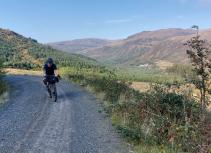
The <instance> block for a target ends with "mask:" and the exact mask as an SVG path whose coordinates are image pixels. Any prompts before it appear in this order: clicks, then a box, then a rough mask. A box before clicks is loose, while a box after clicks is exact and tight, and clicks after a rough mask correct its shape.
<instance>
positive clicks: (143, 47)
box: [75, 28, 211, 66]
mask: <svg viewBox="0 0 211 153" xmlns="http://www.w3.org/2000/svg"><path fill="white" fill-rule="evenodd" d="M195 34H196V31H194V30H192V29H178V28H171V29H161V30H155V31H144V32H141V33H138V34H135V35H132V36H129V37H128V38H126V39H122V40H118V41H113V42H110V43H108V44H106V45H104V46H102V47H97V48H95V47H94V48H88V49H85V50H83V52H80V51H79V52H78V53H80V54H83V55H85V56H88V57H91V58H94V59H97V60H98V61H101V62H106V63H112V64H118V65H124V66H128V65H136V66H137V65H142V64H151V63H156V64H157V63H158V64H159V62H162V63H178V62H180V63H187V62H188V58H187V55H186V48H185V46H184V43H185V42H186V41H187V40H188V39H190V38H191V37H193V36H194V35H195ZM200 35H201V36H202V38H203V39H207V40H208V41H211V29H207V30H201V31H200ZM75 52H77V50H76V51H75Z"/></svg>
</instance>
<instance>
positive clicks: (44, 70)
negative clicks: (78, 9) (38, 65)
mask: <svg viewBox="0 0 211 153" xmlns="http://www.w3.org/2000/svg"><path fill="white" fill-rule="evenodd" d="M43 76H44V77H45V76H46V69H45V66H44V67H43Z"/></svg>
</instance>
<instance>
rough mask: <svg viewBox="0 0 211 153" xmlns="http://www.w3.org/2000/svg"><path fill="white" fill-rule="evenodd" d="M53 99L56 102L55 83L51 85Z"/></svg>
mask: <svg viewBox="0 0 211 153" xmlns="http://www.w3.org/2000/svg"><path fill="white" fill-rule="evenodd" d="M52 93H53V101H54V102H57V89H56V84H54V85H53V92H52Z"/></svg>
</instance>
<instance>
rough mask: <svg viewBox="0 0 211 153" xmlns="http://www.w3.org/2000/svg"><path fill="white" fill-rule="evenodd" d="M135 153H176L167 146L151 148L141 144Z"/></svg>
mask: <svg viewBox="0 0 211 153" xmlns="http://www.w3.org/2000/svg"><path fill="white" fill-rule="evenodd" d="M134 152H135V153H176V152H175V151H174V150H172V149H170V148H168V147H166V146H150V145H145V144H140V145H138V146H136V147H135V149H134Z"/></svg>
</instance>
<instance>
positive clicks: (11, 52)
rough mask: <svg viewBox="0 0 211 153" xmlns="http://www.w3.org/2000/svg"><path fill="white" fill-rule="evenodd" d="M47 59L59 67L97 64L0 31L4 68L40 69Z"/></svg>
mask: <svg viewBox="0 0 211 153" xmlns="http://www.w3.org/2000/svg"><path fill="white" fill-rule="evenodd" d="M48 57H52V58H54V59H55V61H56V63H58V64H59V65H61V66H89V65H95V64H97V62H96V61H95V60H93V59H91V58H88V57H85V56H82V55H76V54H69V53H65V52H62V51H58V50H56V49H52V48H51V47H49V46H46V45H42V44H39V43H38V42H37V41H36V40H34V39H31V38H26V37H24V36H22V35H19V34H17V33H15V32H13V31H10V30H5V29H0V59H2V60H3V61H4V63H3V64H4V66H6V67H16V68H27V69H31V68H37V67H41V66H42V64H43V61H44V60H45V59H46V58H48Z"/></svg>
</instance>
